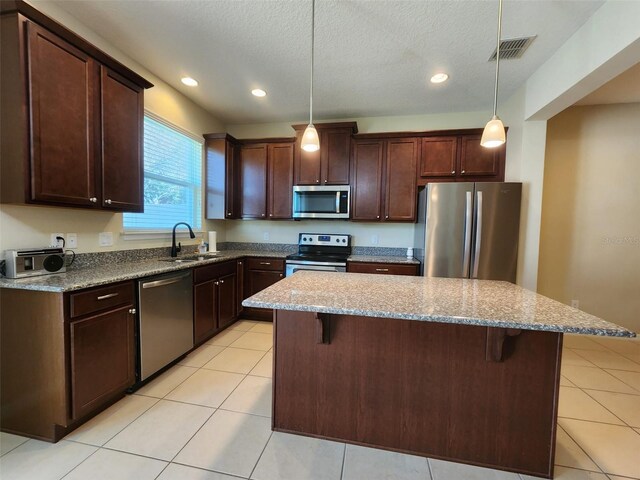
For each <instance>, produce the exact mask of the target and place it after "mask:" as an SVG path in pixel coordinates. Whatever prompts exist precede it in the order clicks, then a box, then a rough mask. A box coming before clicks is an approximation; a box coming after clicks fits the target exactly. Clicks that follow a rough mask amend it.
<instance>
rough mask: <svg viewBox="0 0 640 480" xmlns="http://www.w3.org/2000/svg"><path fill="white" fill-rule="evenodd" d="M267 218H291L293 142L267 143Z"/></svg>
mask: <svg viewBox="0 0 640 480" xmlns="http://www.w3.org/2000/svg"><path fill="white" fill-rule="evenodd" d="M268 159H269V205H268V207H269V219H279V218H291V215H292V212H291V207H292V206H291V203H292V201H293V198H292V196H293V144H292V143H282V144H280V143H276V144H271V145H269V148H268Z"/></svg>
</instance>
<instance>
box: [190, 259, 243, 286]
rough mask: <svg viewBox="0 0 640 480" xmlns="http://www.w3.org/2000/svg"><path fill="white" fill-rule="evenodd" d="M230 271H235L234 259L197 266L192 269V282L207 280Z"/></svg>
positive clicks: (227, 273) (228, 273) (230, 272)
mask: <svg viewBox="0 0 640 480" xmlns="http://www.w3.org/2000/svg"><path fill="white" fill-rule="evenodd" d="M232 273H236V262H235V260H231V261H229V262H224V263H214V264H213V265H207V266H204V267H198V268H195V269H194V270H193V283H194V284H196V283H202V282H208V281H209V280H213V279H214V278H219V277H223V276H225V275H230V274H232Z"/></svg>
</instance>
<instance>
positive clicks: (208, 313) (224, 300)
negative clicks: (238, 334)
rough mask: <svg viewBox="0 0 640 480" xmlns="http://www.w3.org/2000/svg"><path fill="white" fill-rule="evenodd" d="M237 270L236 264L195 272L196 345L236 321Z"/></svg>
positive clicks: (231, 262) (211, 266) (226, 264)
mask: <svg viewBox="0 0 640 480" xmlns="http://www.w3.org/2000/svg"><path fill="white" fill-rule="evenodd" d="M236 269H237V262H236V261H235V260H232V261H229V262H224V263H219V264H218V263H214V264H213V265H207V266H204V267H199V268H196V269H195V272H194V283H195V285H194V286H193V337H194V338H193V339H194V344H195V345H198V344H200V343H203V342H204V341H206V340H208V339H209V338H211V337H212V336H213V335H215V334H216V333H217V332H219V331H220V330H222V329H223V328H225V327H227V326H228V325H230V324H231V323H233V322H234V321H235V320H236V319H237V318H238V313H237V304H238V302H237V299H236V295H237V279H236V275H237V274H236Z"/></svg>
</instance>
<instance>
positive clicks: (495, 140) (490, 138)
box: [480, 0, 506, 148]
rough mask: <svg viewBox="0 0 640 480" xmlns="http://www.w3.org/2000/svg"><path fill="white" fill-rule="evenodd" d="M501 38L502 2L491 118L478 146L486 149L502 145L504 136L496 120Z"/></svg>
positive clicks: (500, 3)
mask: <svg viewBox="0 0 640 480" xmlns="http://www.w3.org/2000/svg"><path fill="white" fill-rule="evenodd" d="M501 36H502V0H499V4H498V40H497V46H496V83H495V90H494V95H493V117H491V120H489V121H488V122H487V124H486V125H485V127H484V131H483V132H482V139H480V145H482V146H483V147H486V148H496V147H499V146H500V145H502V144H504V142H505V141H506V134H505V132H504V125H503V124H502V120H500V118H498V114H497V112H498V78H499V77H500V38H501Z"/></svg>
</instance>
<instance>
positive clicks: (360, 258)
mask: <svg viewBox="0 0 640 480" xmlns="http://www.w3.org/2000/svg"><path fill="white" fill-rule="evenodd" d="M347 261H348V262H371V263H405V264H409V265H420V262H419V261H418V260H416V259H415V258H407V257H397V256H377V255H351V256H350V257H349V258H348V259H347Z"/></svg>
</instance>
